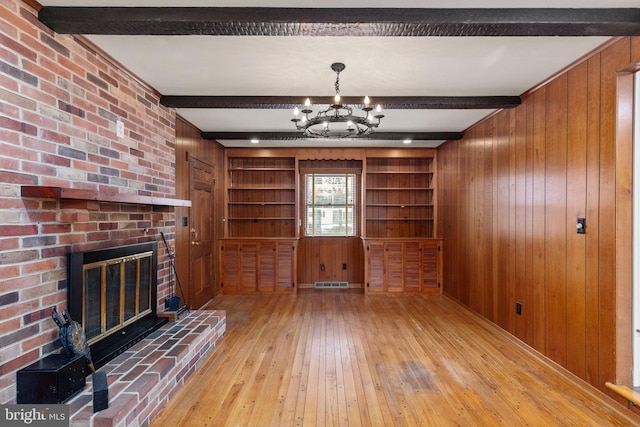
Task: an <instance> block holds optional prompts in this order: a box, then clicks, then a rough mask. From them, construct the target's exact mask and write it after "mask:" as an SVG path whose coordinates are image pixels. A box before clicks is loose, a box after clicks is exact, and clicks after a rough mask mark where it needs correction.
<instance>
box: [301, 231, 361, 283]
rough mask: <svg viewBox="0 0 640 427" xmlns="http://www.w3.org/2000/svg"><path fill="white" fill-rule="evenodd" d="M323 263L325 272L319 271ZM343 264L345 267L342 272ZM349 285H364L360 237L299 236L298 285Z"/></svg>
mask: <svg viewBox="0 0 640 427" xmlns="http://www.w3.org/2000/svg"><path fill="white" fill-rule="evenodd" d="M320 264H324V270H321V269H320ZM342 264H347V268H346V270H343V268H342ZM314 282H349V285H350V286H351V287H361V286H362V284H363V282H364V248H363V245H362V240H361V239H360V238H359V237H302V238H301V239H300V242H299V243H298V284H299V286H301V287H308V285H313V283H314Z"/></svg>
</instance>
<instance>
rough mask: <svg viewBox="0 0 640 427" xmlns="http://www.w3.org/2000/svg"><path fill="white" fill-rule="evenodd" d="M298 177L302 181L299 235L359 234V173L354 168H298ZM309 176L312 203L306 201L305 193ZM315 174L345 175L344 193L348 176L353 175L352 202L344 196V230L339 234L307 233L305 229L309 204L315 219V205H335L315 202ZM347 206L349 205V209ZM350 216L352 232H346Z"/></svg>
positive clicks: (354, 235) (355, 235) (347, 186)
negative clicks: (311, 187) (311, 188)
mask: <svg viewBox="0 0 640 427" xmlns="http://www.w3.org/2000/svg"><path fill="white" fill-rule="evenodd" d="M300 172H301V173H300V177H301V183H302V191H301V196H302V197H301V199H302V200H301V201H302V203H301V208H302V212H301V217H302V223H301V228H302V230H301V235H302V236H304V237H357V236H359V235H360V227H359V225H360V222H359V220H358V218H359V209H360V204H359V198H360V190H359V188H360V176H361V174H359V173H356V171H355V170H345V169H339V170H337V169H313V170H311V169H307V170H304V171H303V170H302V169H301V170H300ZM308 176H311V177H312V178H311V182H312V183H313V190H312V191H313V193H312V198H311V200H312V203H311V204H308V203H307V195H308V189H307V177H308ZM315 176H336V177H346V178H347V182H346V183H345V190H346V194H347V195H348V191H349V179H348V178H349V176H353V190H352V191H353V202H352V203H349V198H348V197H347V196H345V204H344V205H343V206H344V208H345V219H346V221H345V225H344V230H343V231H344V232H343V233H339V234H315V233H313V234H308V233H307V229H308V223H309V222H308V216H307V214H308V209H309V207H310V206H312V207H313V208H312V212H314V215H313V219H315V211H316V208H315V207H316V206H336V205H316V204H315V179H314V178H315ZM349 207H351V209H349ZM350 217H352V218H353V227H352V230H353V231H352V233H348V229H349V228H348V224H349V218H350ZM313 230H314V231H315V224H314V226H313Z"/></svg>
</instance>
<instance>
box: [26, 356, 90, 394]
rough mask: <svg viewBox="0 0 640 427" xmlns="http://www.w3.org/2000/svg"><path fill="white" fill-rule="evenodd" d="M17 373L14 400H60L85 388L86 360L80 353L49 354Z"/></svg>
mask: <svg viewBox="0 0 640 427" xmlns="http://www.w3.org/2000/svg"><path fill="white" fill-rule="evenodd" d="M16 375H17V389H18V392H17V397H16V403H19V404H22V403H63V402H64V401H65V400H67V399H69V398H70V397H72V396H73V395H75V394H76V393H78V392H79V391H80V390H82V389H83V388H84V386H85V384H86V379H85V378H86V376H87V362H86V359H85V357H84V355H82V354H51V355H49V356H47V357H45V358H43V359H40V360H38V361H37V362H35V363H33V364H31V365H29V366H27V367H26V368H23V369H20V370H19V371H18V373H17V374H16Z"/></svg>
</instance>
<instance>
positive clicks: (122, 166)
mask: <svg viewBox="0 0 640 427" xmlns="http://www.w3.org/2000/svg"><path fill="white" fill-rule="evenodd" d="M37 7H38V5H37V3H36V2H34V1H31V0H25V1H21V0H0V312H1V313H2V314H1V316H0V403H14V402H15V400H16V372H17V371H18V370H19V369H21V368H23V367H25V366H28V365H30V364H31V363H33V362H35V361H36V360H38V359H40V358H42V357H45V356H47V355H49V354H53V353H59V352H60V351H61V345H60V342H59V340H58V328H57V326H56V325H55V323H54V322H53V320H52V319H51V313H52V309H53V307H57V308H58V311H62V309H64V308H66V306H67V278H66V274H67V273H66V254H67V253H69V252H72V251H89V250H95V249H100V248H107V247H115V246H123V245H129V244H134V243H142V242H146V241H151V240H155V241H160V232H161V231H162V232H164V234H165V235H166V236H167V238H168V240H169V244H170V245H171V244H172V243H173V238H174V235H175V208H174V206H186V205H185V204H182V205H179V204H176V203H174V202H173V201H172V200H175V199H176V171H175V144H176V136H175V125H176V114H175V111H173V110H172V109H170V108H166V107H164V106H162V105H161V104H160V102H159V98H160V94H158V93H157V91H155V90H154V89H153V88H150V87H149V86H147V85H146V84H144V83H143V82H141V81H139V79H137V78H136V77H135V76H133V75H132V74H131V73H130V72H128V71H127V70H125V69H122V68H121V67H120V65H119V64H117V63H116V62H115V61H113V60H111V59H110V58H108V57H106V55H103V54H102V53H101V52H100V51H99V50H97V49H95V48H94V47H93V46H92V45H91V43H89V42H88V41H87V40H86V39H84V38H82V37H76V36H72V35H60V34H56V33H54V32H52V31H51V30H50V29H48V28H46V27H45V26H43V25H42V24H40V22H38V20H37V11H36V8H37ZM118 121H121V122H122V123H123V124H124V126H125V134H124V137H118V136H117V134H116V123H117V122H118ZM43 188H53V189H56V190H55V191H52V192H53V193H54V194H53V195H51V194H46V192H38V190H37V189H43ZM29 189H30V190H29ZM34 189H36V190H34ZM27 190H28V191H27ZM31 190H33V192H30V191H31ZM67 190H74V191H75V193H71V194H72V196H71V197H69V195H68V192H67ZM82 194H86V195H90V196H84V197H81V195H82ZM94 196H95V197H94ZM180 256H181V254H176V257H177V258H178V257H180ZM169 274H170V270H169V260H168V257H167V254H166V251H165V250H164V249H162V250H159V253H158V301H157V305H158V312H161V311H163V304H162V302H163V301H164V299H165V298H166V297H168V296H169V289H168V285H169ZM205 317H206V319H205ZM196 319H197V320H196ZM214 319H217V323H216V324H215V325H213V324H212V323H211V322H214ZM192 321H193V322H196V321H197V322H201V324H200V325H199V326H194V328H195V329H194V330H199V329H202V328H205V329H206V328H210V329H211V330H210V331H209V332H206V333H201V334H196V333H195V332H188V333H187V332H184V331H187V330H190V329H189V328H190V327H191V326H189V325H190V324H191V323H190V322H192ZM181 322H182V320H181ZM185 322H189V325H184V328H185V329H184V331H183V332H182V333H186V336H184V337H180V338H178V337H176V336H173V337H169V336H168V335H165V334H163V335H161V336H156V335H154V337H155V338H150V339H153V340H154V341H152V342H147V341H148V340H145V342H147V346H146V347H145V348H143V349H140V351H141V353H138V354H137V355H132V354H128V355H127V356H131V357H129V358H128V360H127V361H125V362H123V364H122V365H119V366H115V365H113V364H109V365H108V366H109V368H107V369H110V371H109V381H110V382H111V385H110V390H109V393H110V403H111V407H110V408H109V409H107V410H105V411H102V412H100V413H99V414H101V415H100V418H96V420H98V419H103V418H105V417H106V415H105V414H109V413H113V412H117V411H118V410H117V409H116V408H119V407H121V406H122V407H123V408H124V407H125V406H128V403H127V404H121V402H123V401H124V400H125V398H124V397H119V395H118V394H119V393H124V395H122V396H127V394H128V393H131V392H133V393H136V395H137V396H138V399H142V398H141V397H140V395H139V394H137V393H138V391H139V389H145V390H146V389H147V388H149V391H150V390H151V388H150V387H151V383H152V382H153V378H156V379H157V383H158V384H159V385H160V387H161V389H162V390H163V391H161V393H163V394H165V393H168V394H170V390H172V389H171V388H170V386H169V385H168V382H169V377H172V376H173V377H175V378H173V379H172V380H171V381H178V382H180V381H183V378H184V376H185V375H186V374H188V373H189V372H191V371H192V369H193V367H194V366H195V365H197V361H198V360H199V357H201V356H202V355H203V354H204V352H205V349H206V348H211V346H213V343H214V342H215V339H217V338H215V337H218V338H219V336H218V335H220V334H221V333H222V332H223V330H224V327H223V325H224V321H223V320H221V315H220V314H219V313H218V312H213V313H211V312H210V313H209V314H208V315H207V316H205V315H204V314H203V312H198V313H192V314H191V315H190V316H189V317H188V318H186V319H185ZM207 322H210V323H207ZM220 328H222V330H220ZM170 330H171V329H169V331H170ZM166 333H169V332H166ZM176 333H177V334H181V332H176ZM211 334H213V335H212V336H209V335H211ZM196 336H197V338H196ZM192 337H193V338H192ZM162 340H166V341H165V343H164V344H160V342H161V341H162ZM175 340H179V341H177V342H176V341H175ZM191 340H193V341H191ZM212 340H213V341H212ZM196 341H197V342H198V343H199V344H195V343H196ZM187 342H191V345H192V346H194V345H195V347H189V348H188V349H187V347H183V346H186V345H187ZM168 347H171V348H168ZM160 348H168V353H167V354H166V355H165V354H160V353H159V351H161V350H160ZM152 350H153V351H152ZM144 352H149V354H148V355H146V356H145V357H144V358H141V356H140V355H141V354H144ZM170 358H173V359H174V361H167V360H168V359H170ZM138 361H139V365H137V362H138ZM113 363H117V362H113ZM131 364H134V365H136V366H130V365H131ZM125 366H126V367H130V369H129V370H127V371H126V372H125V369H126V368H125ZM146 366H148V369H149V371H145V370H143V367H146ZM154 366H155V367H154ZM169 366H172V367H171V368H169ZM145 369H146V368H145ZM167 370H168V372H167ZM138 374H139V375H140V376H139V379H138V380H136V385H135V386H134V385H132V384H127V381H130V379H131V378H132V377H133V376H134V375H138ZM154 376H155V377H154ZM150 393H152V394H153V393H156V392H155V391H150ZM127 397H128V396H127ZM156 398H157V396H156ZM84 400H86V396H85V394H83V395H82V396H79V397H77V398H76V399H75V400H74V403H73V405H74V408H77V409H79V410H80V412H83V411H85V409H82V408H81V406H82V405H81V404H80V403H81V402H82V401H84ZM135 410H136V411H140V408H139V406H137V405H136V409H135ZM145 410H147V409H145ZM107 411H110V412H107ZM148 411H149V412H151V413H152V410H151V409H148ZM85 425H88V424H85ZM94 425H111V424H106V423H105V422H104V421H100V422H97V421H96V422H95V423H94Z"/></svg>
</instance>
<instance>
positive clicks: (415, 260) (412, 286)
mask: <svg viewBox="0 0 640 427" xmlns="http://www.w3.org/2000/svg"><path fill="white" fill-rule="evenodd" d="M421 255H422V247H421V245H420V242H418V241H416V242H404V243H403V248H402V262H403V268H402V271H403V274H402V289H403V291H404V292H407V293H419V292H420V291H421V288H422V287H421V286H420V285H421V283H420V282H421V278H422V271H421V269H420V262H421V259H420V258H421Z"/></svg>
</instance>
